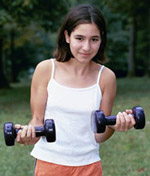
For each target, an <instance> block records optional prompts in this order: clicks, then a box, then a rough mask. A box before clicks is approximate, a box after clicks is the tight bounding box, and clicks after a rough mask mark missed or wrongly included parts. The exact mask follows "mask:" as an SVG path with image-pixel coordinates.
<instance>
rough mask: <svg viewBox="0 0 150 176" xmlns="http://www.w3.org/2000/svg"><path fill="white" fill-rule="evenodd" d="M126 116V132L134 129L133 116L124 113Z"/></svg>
mask: <svg viewBox="0 0 150 176" xmlns="http://www.w3.org/2000/svg"><path fill="white" fill-rule="evenodd" d="M123 114H124V118H125V121H126V126H125V130H128V129H130V128H131V127H132V121H131V118H132V117H131V116H129V115H127V113H123Z"/></svg>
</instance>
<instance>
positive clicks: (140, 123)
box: [132, 106, 145, 129]
mask: <svg viewBox="0 0 150 176" xmlns="http://www.w3.org/2000/svg"><path fill="white" fill-rule="evenodd" d="M132 111H133V114H134V115H135V117H136V118H135V120H136V124H135V126H134V128H135V129H143V128H144V127H145V114H144V110H143V108H142V107H140V106H135V107H134V108H133V109H132Z"/></svg>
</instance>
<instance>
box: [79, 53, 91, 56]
mask: <svg viewBox="0 0 150 176" xmlns="http://www.w3.org/2000/svg"><path fill="white" fill-rule="evenodd" d="M80 54H81V55H83V56H89V55H90V53H80Z"/></svg>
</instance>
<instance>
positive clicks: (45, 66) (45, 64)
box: [33, 59, 52, 82]
mask: <svg viewBox="0 0 150 176" xmlns="http://www.w3.org/2000/svg"><path fill="white" fill-rule="evenodd" d="M51 71H52V62H51V60H50V59H48V60H44V61H41V62H40V63H38V65H37V66H36V68H35V71H34V74H33V78H34V79H36V80H41V81H42V82H43V81H45V82H48V81H49V79H50V77H51Z"/></svg>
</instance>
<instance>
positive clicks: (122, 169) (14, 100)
mask: <svg viewBox="0 0 150 176" xmlns="http://www.w3.org/2000/svg"><path fill="white" fill-rule="evenodd" d="M117 85H118V86H117V87H118V91H117V97H116V99H115V103H114V108H113V114H116V113H117V112H118V111H122V110H125V109H128V108H132V107H133V106H135V105H140V106H142V107H143V108H144V111H145V115H146V127H145V128H144V129H143V130H135V129H131V130H130V131H128V132H126V133H119V132H116V133H115V134H114V135H113V136H112V137H111V138H110V139H109V140H108V141H106V142H105V143H103V144H101V146H100V156H101V158H102V165H103V172H104V175H105V176H148V175H149V173H150V167H149V162H150V137H149V136H150V135H149V134H150V79H148V78H133V79H127V78H126V79H118V80H117ZM29 99H30V88H29V86H24V85H21V86H20V85H13V88H12V89H10V90H0V134H1V135H0V176H14V175H15V176H31V175H32V174H33V169H34V159H33V158H32V157H31V156H30V151H31V150H32V147H33V146H23V145H19V144H16V145H15V146H13V147H6V146H5V142H4V137H3V124H4V123H5V122H6V121H12V122H14V123H21V124H27V123H28V122H29V120H30V117H31V113H30V105H29Z"/></svg>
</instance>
